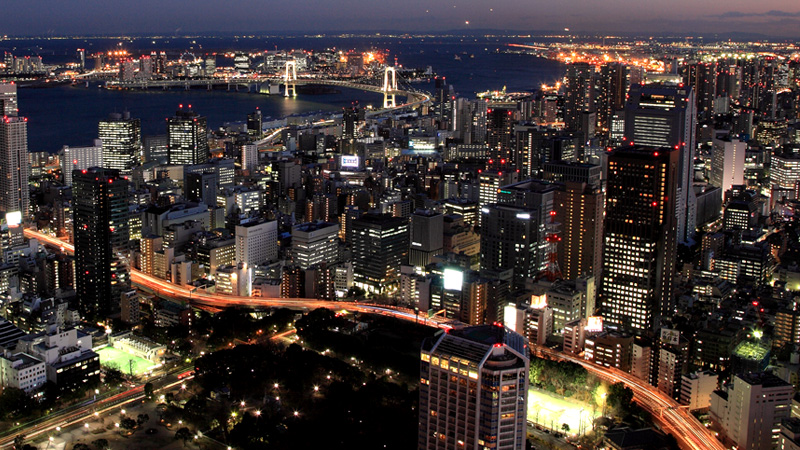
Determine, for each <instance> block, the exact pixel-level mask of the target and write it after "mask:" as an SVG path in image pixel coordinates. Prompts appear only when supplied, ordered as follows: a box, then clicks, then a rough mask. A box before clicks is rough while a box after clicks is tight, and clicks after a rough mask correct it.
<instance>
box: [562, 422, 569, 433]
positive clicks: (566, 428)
mask: <svg viewBox="0 0 800 450" xmlns="http://www.w3.org/2000/svg"><path fill="white" fill-rule="evenodd" d="M561 429H562V430H564V434H566V433H569V424H568V423H563V424H561Z"/></svg>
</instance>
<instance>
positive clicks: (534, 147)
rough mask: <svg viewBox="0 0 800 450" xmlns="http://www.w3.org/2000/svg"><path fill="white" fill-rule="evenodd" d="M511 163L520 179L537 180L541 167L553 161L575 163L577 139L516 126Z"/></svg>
mask: <svg viewBox="0 0 800 450" xmlns="http://www.w3.org/2000/svg"><path fill="white" fill-rule="evenodd" d="M514 132H515V134H516V142H515V146H516V149H515V152H514V163H515V165H516V168H517V169H519V170H520V173H521V176H522V177H523V178H539V177H541V175H542V168H543V167H544V165H545V164H547V163H549V162H553V161H573V162H574V161H577V160H578V153H579V150H580V147H581V140H580V137H578V136H577V134H576V132H574V131H567V130H559V129H555V128H546V127H540V126H538V125H522V124H520V125H517V126H515V127H514Z"/></svg>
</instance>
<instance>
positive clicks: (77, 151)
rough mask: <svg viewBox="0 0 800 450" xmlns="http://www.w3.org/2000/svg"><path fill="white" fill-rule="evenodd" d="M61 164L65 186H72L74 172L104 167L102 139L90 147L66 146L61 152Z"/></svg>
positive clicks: (96, 140) (59, 156) (95, 141)
mask: <svg viewBox="0 0 800 450" xmlns="http://www.w3.org/2000/svg"><path fill="white" fill-rule="evenodd" d="M58 158H59V160H60V162H61V175H62V176H63V177H64V185H65V186H72V171H73V170H76V169H77V170H83V169H88V168H89V167H103V144H102V142H101V141H100V139H95V140H94V145H93V146H89V147H70V146H67V145H65V146H64V147H63V148H62V149H61V151H60V152H59V155H58Z"/></svg>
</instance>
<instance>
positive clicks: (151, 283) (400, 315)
mask: <svg viewBox="0 0 800 450" xmlns="http://www.w3.org/2000/svg"><path fill="white" fill-rule="evenodd" d="M25 236H27V237H28V238H36V239H39V240H40V241H42V242H45V243H47V244H50V245H52V246H55V247H57V248H59V249H60V251H62V252H64V251H67V252H74V246H72V245H71V244H69V243H68V242H65V241H62V240H60V239H58V238H55V237H53V236H48V235H46V234H43V233H40V232H38V231H35V230H28V229H26V230H25ZM131 282H132V283H133V284H135V285H137V286H139V287H143V288H146V289H150V290H152V291H153V292H156V293H158V294H160V295H164V296H168V297H171V298H175V299H180V300H186V301H188V302H189V303H190V304H192V305H198V306H209V307H215V308H226V307H232V306H247V307H271V308H295V309H298V308H299V309H316V308H327V309H332V310H336V311H339V310H343V309H345V310H348V311H354V312H361V313H369V314H380V315H384V316H390V317H394V318H397V319H401V320H406V321H413V322H415V323H419V324H422V325H426V326H430V327H435V328H440V329H451V328H453V327H455V326H458V325H461V324H460V323H458V322H456V321H453V320H450V319H444V318H440V317H436V316H434V317H430V318H429V317H425V316H423V317H420V316H419V315H418V314H417V313H416V312H415V311H414V310H411V309H407V308H401V307H397V306H381V305H374V304H368V303H361V302H339V301H327V300H318V299H310V298H260V297H240V296H232V295H223V294H211V293H206V292H195V291H194V290H191V291H190V290H189V289H188V288H185V287H183V286H178V285H175V284H172V283H170V282H168V281H166V280H162V279H160V278H156V277H153V276H150V275H147V274H144V273H142V272H141V271H139V270H136V269H131ZM531 350H532V351H534V352H540V353H541V354H545V355H547V356H549V357H551V358H554V359H558V360H564V361H570V362H573V363H576V364H580V365H581V366H583V367H584V368H585V369H586V370H588V371H589V372H591V373H592V374H594V375H596V376H597V377H599V378H601V379H603V380H606V381H609V382H611V383H618V382H622V383H624V384H625V385H626V386H627V387H629V388H630V389H631V390H632V391H633V394H634V400H635V401H636V402H637V403H638V404H639V405H641V406H642V407H643V408H644V409H645V410H647V411H648V412H650V413H651V414H652V416H653V420H655V421H657V422H658V423H659V424H660V425H661V426H662V427H663V428H664V430H666V431H667V432H669V433H671V434H672V435H673V436H675V439H677V441H678V444H679V445H680V446H681V448H683V449H685V450H726V449H725V446H723V445H722V444H721V443H720V442H719V441H718V440H717V439H716V438H715V437H714V436H713V435H712V434H711V433H710V432H709V431H708V430H707V429H706V427H705V426H703V424H701V423H700V422H699V421H698V420H697V419H696V418H695V417H694V416H692V415H691V414H690V413H689V412H688V411H686V410H685V409H684V408H681V407H680V405H679V404H678V403H677V402H676V401H675V400H673V399H671V398H669V397H667V396H666V395H664V394H663V393H662V392H661V391H659V390H657V389H656V388H655V387H653V386H650V385H649V384H647V383H645V382H644V381H643V380H640V379H638V378H636V377H634V376H633V375H631V374H629V373H625V372H621V371H618V370H616V369H612V368H607V367H602V366H598V365H596V364H593V363H591V362H589V361H586V360H584V359H581V358H578V357H575V356H573V355H569V354H565V353H562V352H558V351H555V350H552V349H550V348H547V347H540V346H535V345H532V346H531Z"/></svg>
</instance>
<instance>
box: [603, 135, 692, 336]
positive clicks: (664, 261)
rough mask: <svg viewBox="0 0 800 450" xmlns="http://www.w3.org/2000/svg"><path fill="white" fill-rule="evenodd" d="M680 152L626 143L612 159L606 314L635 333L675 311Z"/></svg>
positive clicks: (610, 320) (605, 268)
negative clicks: (676, 222) (676, 213)
mask: <svg viewBox="0 0 800 450" xmlns="http://www.w3.org/2000/svg"><path fill="white" fill-rule="evenodd" d="M678 164H679V151H678V150H675V149H672V148H653V147H645V146H631V147H621V148H619V149H617V150H616V151H614V152H613V153H612V154H611V155H610V156H609V159H608V188H607V192H606V195H607V201H606V218H605V223H604V230H603V240H604V248H603V286H602V300H601V305H602V315H603V317H604V318H605V320H606V323H607V324H609V325H611V326H616V327H618V328H621V329H625V330H628V331H632V332H637V333H638V332H645V331H647V330H654V329H656V328H658V326H659V323H660V319H661V317H662V316H664V317H671V316H672V314H673V308H674V307H673V279H674V275H675V260H676V226H675V214H674V213H673V211H674V210H675V192H676V190H677V188H676V184H677V180H678Z"/></svg>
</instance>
